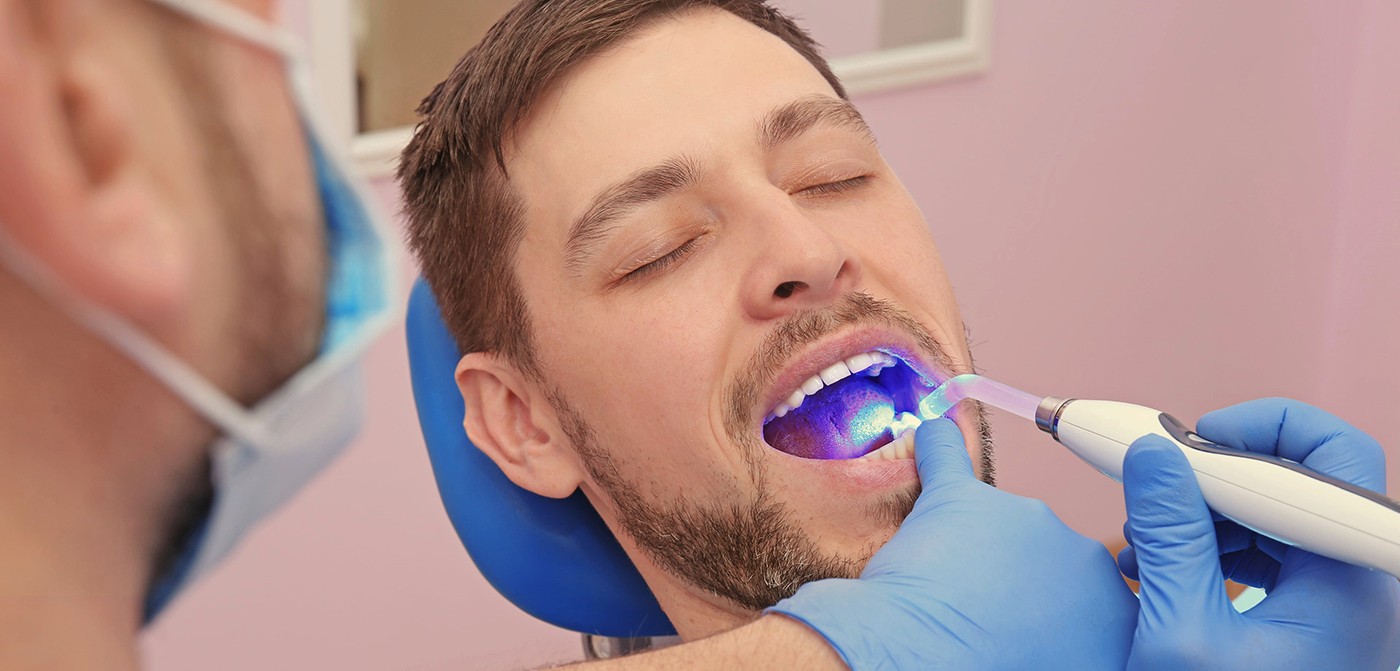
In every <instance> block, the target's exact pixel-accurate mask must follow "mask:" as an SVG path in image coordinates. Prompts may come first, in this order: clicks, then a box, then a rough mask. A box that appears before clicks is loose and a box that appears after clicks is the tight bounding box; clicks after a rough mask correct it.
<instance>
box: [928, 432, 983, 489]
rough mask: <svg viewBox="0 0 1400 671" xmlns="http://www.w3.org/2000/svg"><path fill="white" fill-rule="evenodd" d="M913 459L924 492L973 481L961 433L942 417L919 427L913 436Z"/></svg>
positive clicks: (969, 460)
mask: <svg viewBox="0 0 1400 671" xmlns="http://www.w3.org/2000/svg"><path fill="white" fill-rule="evenodd" d="M914 460H915V463H916V464H918V468H919V479H920V480H921V481H922V482H923V485H924V491H925V492H933V491H936V490H938V489H940V488H943V487H947V486H948V485H949V484H951V483H956V482H964V481H968V480H972V481H976V479H977V478H976V476H974V475H973V474H972V457H971V456H969V455H968V453H967V444H966V443H965V442H963V434H962V430H961V429H959V428H958V425H957V424H955V423H954V422H953V420H951V419H948V418H946V417H940V418H938V419H933V420H929V421H927V422H924V423H923V424H920V425H919V428H918V430H917V431H916V432H915V433H914Z"/></svg>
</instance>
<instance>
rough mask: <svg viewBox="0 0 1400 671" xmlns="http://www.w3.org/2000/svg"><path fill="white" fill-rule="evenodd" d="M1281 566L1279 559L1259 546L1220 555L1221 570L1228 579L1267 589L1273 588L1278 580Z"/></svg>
mask: <svg viewBox="0 0 1400 671" xmlns="http://www.w3.org/2000/svg"><path fill="white" fill-rule="evenodd" d="M1279 566H1280V564H1279V562H1278V560H1276V559H1274V558H1273V557H1270V556H1269V555H1267V554H1264V553H1263V552H1260V551H1259V548H1250V549H1248V550H1241V551H1239V552H1231V553H1229V554H1224V555H1220V572H1221V573H1222V574H1223V575H1224V576H1225V578H1226V579H1227V580H1233V581H1235V582H1237V583H1240V584H1241V585H1249V586H1250V587H1260V588H1263V589H1265V590H1269V589H1272V588H1273V585H1274V582H1275V581H1277V580H1278V571H1279Z"/></svg>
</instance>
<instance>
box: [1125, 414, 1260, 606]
mask: <svg viewBox="0 0 1400 671" xmlns="http://www.w3.org/2000/svg"><path fill="white" fill-rule="evenodd" d="M1123 494H1124V500H1125V502H1126V504H1127V510H1128V527H1129V533H1130V534H1131V536H1132V539H1133V552H1134V556H1135V557H1136V561H1137V573H1138V580H1139V582H1140V583H1141V587H1140V588H1139V590H1138V594H1139V595H1140V596H1141V597H1142V614H1143V617H1144V620H1143V622H1148V623H1153V624H1155V625H1162V626H1168V625H1173V624H1183V625H1189V624H1191V623H1193V622H1220V621H1222V620H1219V619H1218V618H1220V617H1223V616H1228V614H1226V613H1225V611H1230V612H1233V610H1232V609H1231V607H1230V601H1229V597H1228V596H1227V595H1226V594H1225V586H1224V578H1223V576H1222V575H1221V573H1220V555H1219V549H1218V547H1217V545H1216V541H1215V524H1214V523H1213V522H1212V520H1211V516H1210V510H1209V509H1208V508H1206V503H1205V499H1204V498H1202V497H1201V490H1200V487H1199V486H1198V485H1197V484H1196V475H1195V473H1193V472H1192V471H1191V466H1190V464H1189V463H1188V462H1187V461H1186V457H1185V456H1183V455H1182V454H1181V450H1180V448H1178V447H1177V446H1176V445H1175V444H1173V443H1172V442H1171V441H1168V440H1167V439H1165V438H1162V437H1160V436H1144V437H1142V438H1139V439H1138V440H1136V441H1134V442H1133V444H1132V446H1131V447H1129V448H1128V453H1127V455H1126V457H1125V458H1124V460H1123Z"/></svg>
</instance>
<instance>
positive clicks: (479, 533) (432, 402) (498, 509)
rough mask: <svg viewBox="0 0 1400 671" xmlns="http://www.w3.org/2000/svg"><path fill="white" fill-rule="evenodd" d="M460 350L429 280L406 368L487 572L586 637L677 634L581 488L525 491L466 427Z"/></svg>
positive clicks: (444, 487)
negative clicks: (458, 375) (563, 492)
mask: <svg viewBox="0 0 1400 671" xmlns="http://www.w3.org/2000/svg"><path fill="white" fill-rule="evenodd" d="M459 359H461V354H460V353H459V351H458V349H457V343H456V341H454V340H453V339H452V336H451V335H450V334H449V333H448V332H447V327H446V326H445V325H444V324H443V323H442V317H441V314H440V313H439V312H438V306H437V302H436V301H435V300H434V299H433V294H432V291H430V290H429V289H428V284H427V283H426V282H424V281H423V280H422V279H419V280H418V281H417V282H415V283H414V285H413V293H412V295H411V296H410V297H409V300H408V363H409V369H410V371H411V373H412V376H413V398H414V401H415V402H416V403H417V405H418V422H419V423H420V424H421V425H422V427H423V439H424V441H425V442H426V443H427V444H428V456H429V458H430V459H431V460H432V463H433V474H434V475H435V476H436V478H437V485H438V492H439V493H440V494H441V495H442V503H443V506H444V507H446V508H447V516H448V517H449V518H451V520H452V526H453V527H454V528H455V529H456V530H457V536H458V538H460V539H461V541H462V544H463V545H465V546H466V548H467V552H468V553H469V554H470V555H471V557H472V560H473V561H475V562H476V565H477V568H479V569H480V570H481V573H482V575H484V576H486V580H487V581H489V582H490V583H491V585H492V586H493V587H495V588H496V591H498V592H500V593H501V594H502V595H503V596H505V597H506V598H507V599H510V601H511V602H512V603H514V604H515V605H516V606H518V607H520V609H521V610H524V611H525V612H527V613H529V614H530V615H533V616H535V617H537V618H539V619H541V620H544V621H545V622H548V623H550V624H553V625H555V626H558V627H563V628H565V629H570V630H573V631H577V632H582V633H585V634H595V635H598V636H611V637H617V638H635V637H642V636H669V635H673V634H675V633H676V632H675V628H673V627H672V626H671V621H670V620H668V619H667V618H666V614H665V613H663V612H662V611H661V606H660V605H659V604H658V603H657V602H656V598H655V597H654V596H652V594H651V590H650V589H648V588H647V586H646V583H645V582H643V581H642V576H641V575H640V574H638V573H637V569H636V567H634V566H633V565H632V562H631V560H629V559H628V558H627V555H626V553H624V552H623V551H622V547H621V546H620V545H618V544H617V540H616V539H614V538H613V536H612V532H610V531H609V530H608V528H607V526H606V525H604V524H603V520H602V519H601V518H599V517H598V513H597V512H596V511H595V510H593V506H592V505H590V504H589V503H588V500H587V499H586V498H584V496H583V494H582V492H574V494H573V495H572V496H570V497H568V498H565V499H551V498H547V497H543V496H540V495H538V494H534V493H532V492H528V491H526V490H524V489H521V488H520V487H517V486H516V485H515V484H514V483H512V482H511V481H510V480H509V479H507V478H506V476H505V475H504V474H503V473H501V471H500V469H498V468H497V467H496V464H495V463H494V462H492V461H491V460H490V459H489V458H488V457H487V456H486V455H484V454H482V453H481V451H480V450H478V449H476V446H475V445H473V444H472V443H471V441H470V440H468V439H467V435H466V432H464V431H463V430H462V418H463V407H462V396H461V394H460V393H459V392H458V391H457V383H456V380H455V379H454V373H455V371H456V369H457V361H458V360H459Z"/></svg>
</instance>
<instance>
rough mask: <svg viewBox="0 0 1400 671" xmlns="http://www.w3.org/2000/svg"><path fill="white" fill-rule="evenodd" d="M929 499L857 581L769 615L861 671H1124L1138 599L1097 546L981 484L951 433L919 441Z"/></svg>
mask: <svg viewBox="0 0 1400 671" xmlns="http://www.w3.org/2000/svg"><path fill="white" fill-rule="evenodd" d="M914 447H915V458H916V459H917V460H918V461H917V465H918V471H919V478H920V479H921V480H922V484H923V492H922V493H921V494H920V495H919V498H918V501H917V502H916V503H915V504H914V509H913V511H912V512H911V513H910V514H909V516H908V517H906V518H905V520H904V522H903V524H901V525H900V527H899V531H898V532H896V533H895V535H894V537H893V538H891V539H890V541H889V542H888V543H886V544H885V546H884V547H883V548H881V549H880V551H879V552H876V553H875V556H874V557H872V558H871V560H870V562H869V563H868V564H867V565H866V567H865V570H864V571H862V572H861V576H860V579H859V580H840V579H831V580H820V581H816V582H811V583H807V584H806V585H803V586H802V587H801V588H800V589H798V590H797V593H796V594H795V595H793V596H792V597H791V598H788V599H785V600H783V601H781V602H779V603H778V604H777V605H776V606H774V607H773V608H771V609H769V612H776V613H782V614H784V615H787V616H788V617H791V618H794V619H796V620H798V621H800V622H802V623H804V624H806V625H807V626H809V627H811V628H812V629H813V630H815V631H817V632H818V633H819V634H821V635H822V637H823V638H825V639H826V640H827V641H828V642H829V643H831V646H832V647H833V648H835V649H836V651H837V652H838V653H840V655H841V657H842V659H843V660H844V661H845V662H846V664H847V665H849V666H850V667H851V668H852V669H874V668H881V669H1028V668H1035V669H1067V670H1068V669H1074V670H1076V671H1079V670H1082V669H1122V668H1123V665H1124V663H1125V662H1126V660H1127V658H1128V653H1129V646H1130V643H1131V641H1132V637H1133V631H1134V627H1135V626H1136V621H1137V617H1138V604H1137V599H1135V598H1133V595H1132V592H1131V591H1129V590H1128V588H1127V584H1126V583H1124V582H1123V579H1122V578H1121V577H1119V575H1118V571H1117V569H1116V567H1114V565H1113V560H1112V558H1111V557H1110V556H1109V554H1108V552H1107V551H1106V550H1105V549H1104V547H1103V546H1102V545H1100V544H1099V543H1097V542H1095V541H1093V540H1090V539H1088V538H1086V537H1084V536H1081V535H1079V534H1077V533H1075V532H1074V531H1072V530H1070V528H1069V527H1067V526H1065V525H1064V523H1063V522H1061V521H1060V520H1059V519H1058V518H1057V517H1055V514H1054V513H1053V512H1051V511H1050V509H1049V508H1048V507H1046V506H1045V504H1043V503H1041V502H1039V501H1036V500H1034V499H1027V498H1023V497H1020V496H1016V495H1015V494H1011V493H1010V492H1006V491H1002V490H999V489H996V488H994V487H991V486H990V485H987V484H986V483H984V482H982V481H980V480H978V479H977V478H976V477H975V476H974V475H973V470H972V460H971V458H970V457H969V455H968V452H967V448H966V446H965V444H964V442H963V436H962V432H961V431H959V429H958V427H957V425H956V424H954V423H953V422H952V421H951V420H947V419H939V420H933V421H928V422H924V423H923V424H922V425H921V426H919V427H918V429H917V431H916V432H915V434H914Z"/></svg>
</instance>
